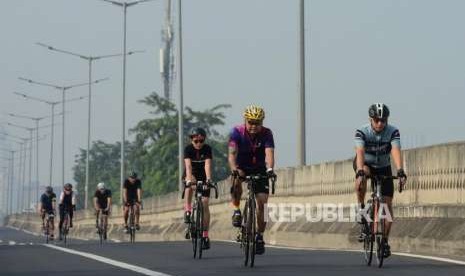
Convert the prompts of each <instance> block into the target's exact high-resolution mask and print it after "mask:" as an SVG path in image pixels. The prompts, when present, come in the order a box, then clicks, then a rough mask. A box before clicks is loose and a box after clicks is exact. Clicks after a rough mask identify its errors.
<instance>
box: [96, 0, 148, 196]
mask: <svg viewBox="0 0 465 276" xmlns="http://www.w3.org/2000/svg"><path fill="white" fill-rule="evenodd" d="M100 1H103V2H107V3H111V4H113V5H116V6H119V7H121V8H123V53H126V25H127V24H126V17H127V9H128V8H129V7H132V6H134V5H137V4H139V3H143V2H150V1H154V0H138V1H133V2H116V1H111V0H100ZM122 88H123V97H122V99H123V103H122V105H123V106H122V108H123V114H122V117H123V118H122V131H121V168H120V201H121V202H122V201H123V181H124V176H125V141H126V55H123V87H122Z"/></svg>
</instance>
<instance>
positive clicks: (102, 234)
mask: <svg viewBox="0 0 465 276" xmlns="http://www.w3.org/2000/svg"><path fill="white" fill-rule="evenodd" d="M107 217H108V212H105V211H104V210H102V209H99V210H98V211H97V232H98V235H99V239H100V245H102V244H103V241H104V240H106V239H107Z"/></svg>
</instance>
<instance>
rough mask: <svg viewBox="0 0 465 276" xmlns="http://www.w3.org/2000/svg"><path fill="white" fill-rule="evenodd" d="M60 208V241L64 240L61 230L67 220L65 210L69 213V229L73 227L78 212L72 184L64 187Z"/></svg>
mask: <svg viewBox="0 0 465 276" xmlns="http://www.w3.org/2000/svg"><path fill="white" fill-rule="evenodd" d="M59 208H60V223H59V224H58V226H59V229H60V240H62V238H63V237H62V236H61V228H62V227H63V220H64V218H65V210H67V211H68V214H69V227H70V228H72V227H73V214H74V211H75V210H76V196H75V194H74V191H73V185H71V184H70V183H66V184H65V185H64V186H63V192H61V194H60V201H59Z"/></svg>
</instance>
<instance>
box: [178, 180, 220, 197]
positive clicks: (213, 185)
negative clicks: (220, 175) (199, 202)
mask: <svg viewBox="0 0 465 276" xmlns="http://www.w3.org/2000/svg"><path fill="white" fill-rule="evenodd" d="M183 186H184V188H183V190H182V196H181V198H182V199H184V195H185V193H186V189H187V188H190V187H191V186H196V187H202V189H203V190H208V189H214V190H215V198H218V183H216V182H212V183H207V182H205V181H197V183H192V182H191V183H187V182H186V181H183Z"/></svg>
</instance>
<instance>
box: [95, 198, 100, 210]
mask: <svg viewBox="0 0 465 276" xmlns="http://www.w3.org/2000/svg"><path fill="white" fill-rule="evenodd" d="M94 208H95V210H98V209H99V206H98V202H97V198H96V197H94Z"/></svg>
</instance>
